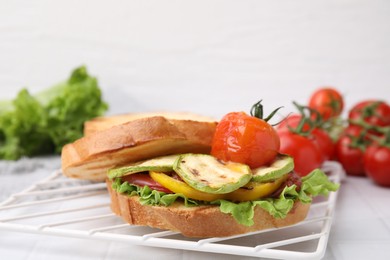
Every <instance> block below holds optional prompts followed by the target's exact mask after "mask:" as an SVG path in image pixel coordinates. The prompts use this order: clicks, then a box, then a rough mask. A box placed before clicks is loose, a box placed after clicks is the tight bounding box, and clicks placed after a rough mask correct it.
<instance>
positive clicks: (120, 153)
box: [61, 113, 217, 181]
mask: <svg viewBox="0 0 390 260" xmlns="http://www.w3.org/2000/svg"><path fill="white" fill-rule="evenodd" d="M203 118H204V121H200V119H203ZM85 125H86V129H87V132H88V134H86V135H85V136H84V137H82V138H81V139H79V140H77V141H75V142H73V143H70V144H67V145H65V146H64V147H63V149H62V153H61V160H62V171H63V174H64V175H65V176H68V177H71V178H79V179H87V180H94V181H104V180H105V179H106V172H107V169H110V168H113V167H118V166H121V165H126V164H129V163H132V162H138V161H142V160H145V159H149V158H154V157H158V156H162V155H169V154H178V153H187V152H194V153H209V152H210V149H211V141H212V137H213V134H214V132H215V128H216V125H217V123H216V122H215V121H212V120H211V119H209V118H206V117H200V116H198V115H192V114H190V113H185V114H183V113H177V114H175V113H170V114H169V117H165V116H162V115H161V113H157V114H156V115H155V116H154V115H153V114H148V116H147V117H140V116H136V115H132V114H130V115H122V116H120V117H118V116H111V117H106V118H99V119H94V120H92V121H89V122H86V124H85ZM88 129H89V130H88ZM92 129H94V130H92Z"/></svg>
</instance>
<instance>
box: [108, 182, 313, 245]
mask: <svg viewBox="0 0 390 260" xmlns="http://www.w3.org/2000/svg"><path fill="white" fill-rule="evenodd" d="M106 183H107V188H108V191H109V193H110V196H111V209H112V211H113V212H114V213H115V214H116V215H118V216H120V217H121V218H122V219H123V220H124V221H125V222H127V223H129V224H132V225H141V226H150V227H154V228H159V229H167V230H172V231H177V232H180V233H182V234H183V235H184V236H187V237H202V238H205V237H226V236H232V235H238V234H244V233H248V232H254V231H259V230H264V229H270V228H278V227H283V226H289V225H293V224H295V223H298V222H300V221H302V220H304V219H305V218H306V215H307V213H308V211H309V208H310V204H303V203H301V202H299V201H297V202H295V204H294V207H293V209H292V210H291V211H290V212H289V213H288V215H287V216H286V217H285V218H283V219H278V218H274V217H272V216H271V215H270V214H269V213H268V212H266V211H265V210H263V209H261V208H260V207H256V208H255V215H254V222H255V223H254V225H253V226H244V225H241V224H239V223H238V222H237V221H236V220H235V219H234V218H233V217H232V216H230V215H228V214H224V213H222V212H221V211H220V210H219V207H218V206H216V205H203V206H195V207H185V206H184V204H183V203H181V202H174V203H173V204H172V205H170V206H169V207H165V206H149V205H142V204H141V203H140V201H139V197H138V196H131V197H130V196H127V195H124V194H120V193H118V192H116V191H115V190H113V189H112V187H111V186H112V182H111V181H110V180H108V179H107V181H106Z"/></svg>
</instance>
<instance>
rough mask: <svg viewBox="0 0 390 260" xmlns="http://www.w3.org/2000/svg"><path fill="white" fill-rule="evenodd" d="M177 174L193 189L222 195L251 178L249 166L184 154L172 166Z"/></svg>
mask: <svg viewBox="0 0 390 260" xmlns="http://www.w3.org/2000/svg"><path fill="white" fill-rule="evenodd" d="M173 169H174V171H175V172H177V174H178V175H179V176H180V177H181V178H182V179H183V180H184V181H185V182H186V183H187V184H188V185H190V186H191V187H193V188H194V189H197V190H200V191H204V192H208V193H214V194H224V193H229V192H232V191H234V190H236V189H238V188H239V187H242V186H244V185H245V184H246V183H248V182H249V181H250V179H251V178H252V173H251V170H250V168H249V166H247V165H245V164H240V163H234V162H223V163H222V162H221V161H219V160H217V159H216V158H215V157H213V156H211V155H206V154H184V155H181V156H180V157H179V159H178V160H177V161H176V163H175V164H174V166H173Z"/></svg>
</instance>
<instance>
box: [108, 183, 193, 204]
mask: <svg viewBox="0 0 390 260" xmlns="http://www.w3.org/2000/svg"><path fill="white" fill-rule="evenodd" d="M112 188H113V189H114V190H116V191H117V192H119V193H122V194H126V195H128V196H139V197H140V202H141V204H142V205H150V206H169V205H171V204H172V203H173V202H175V201H176V200H178V199H182V200H183V201H184V205H185V206H186V207H191V206H196V205H199V203H198V202H197V201H196V200H192V199H189V198H187V197H186V196H184V195H183V194H180V193H173V194H170V193H165V192H161V191H157V190H152V189H150V188H149V187H148V186H143V187H140V186H136V185H133V184H131V183H128V182H127V181H126V182H122V181H121V179H120V178H116V179H115V180H114V182H113V183H112Z"/></svg>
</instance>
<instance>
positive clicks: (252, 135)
mask: <svg viewBox="0 0 390 260" xmlns="http://www.w3.org/2000/svg"><path fill="white" fill-rule="evenodd" d="M279 147H280V140H279V136H278V134H277V133H276V131H275V129H274V128H273V127H272V126H271V125H270V124H268V123H267V122H266V121H264V120H262V119H260V118H257V117H254V116H250V115H248V114H246V113H244V112H232V113H229V114H227V115H225V116H224V117H223V118H222V120H221V121H220V122H219V123H218V125H217V128H216V131H215V134H214V138H213V142H212V146H211V154H212V155H213V156H214V157H216V158H218V159H220V160H223V161H233V162H238V163H244V164H247V165H249V167H251V168H257V167H260V166H262V165H265V164H267V163H269V162H271V161H272V160H273V159H274V158H275V156H276V155H277V153H278V151H279Z"/></svg>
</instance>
